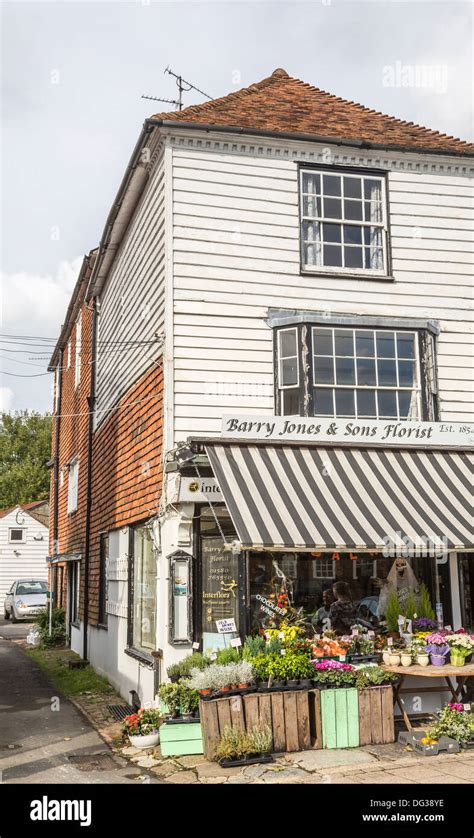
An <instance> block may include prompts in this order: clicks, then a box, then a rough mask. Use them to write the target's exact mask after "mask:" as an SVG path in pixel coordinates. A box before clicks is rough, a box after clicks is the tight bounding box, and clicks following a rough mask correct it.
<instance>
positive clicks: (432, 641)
mask: <svg viewBox="0 0 474 838" xmlns="http://www.w3.org/2000/svg"><path fill="white" fill-rule="evenodd" d="M446 641H447V637H446V633H445V632H441V631H435V632H434V633H433V634H428V635H427V636H426V637H425V649H426V651H427V652H428V653H429V654H431V655H439V657H445V656H446V655H447V654H448V652H449V646H448V644H447V642H446Z"/></svg>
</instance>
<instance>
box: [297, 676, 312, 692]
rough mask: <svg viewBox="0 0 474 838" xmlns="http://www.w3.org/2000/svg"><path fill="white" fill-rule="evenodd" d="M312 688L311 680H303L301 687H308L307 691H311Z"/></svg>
mask: <svg viewBox="0 0 474 838" xmlns="http://www.w3.org/2000/svg"><path fill="white" fill-rule="evenodd" d="M312 686H313V682H312V680H311V678H301V680H300V687H306V689H308V690H310V689H311V687H312Z"/></svg>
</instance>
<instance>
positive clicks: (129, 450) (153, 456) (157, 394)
mask: <svg viewBox="0 0 474 838" xmlns="http://www.w3.org/2000/svg"><path fill="white" fill-rule="evenodd" d="M91 339H92V311H91V310H89V309H88V308H87V307H86V306H85V305H84V306H83V307H82V347H81V360H82V365H81V379H80V383H79V385H78V387H77V388H76V387H75V386H74V360H75V349H76V326H74V327H73V329H72V333H71V365H70V367H69V368H66V367H67V354H68V353H67V350H65V352H64V359H63V370H62V396H61V425H60V433H59V452H58V456H59V470H60V473H61V468H62V467H64V466H65V464H66V463H68V462H69V461H70V460H71V459H72V458H73V457H75V456H77V457H78V458H79V487H78V504H77V511H76V512H74V513H72V514H68V512H67V499H68V472H67V470H66V469H64V470H63V485H62V486H61V481H60V486H59V497H58V551H59V553H68V552H79V553H81V556H82V560H83V562H82V567H81V576H80V579H81V592H80V608H79V611H80V616H81V617H82V615H83V589H84V549H85V530H86V508H87V454H88V451H87V440H88V425H89V415H88V413H89V406H88V403H87V397H88V395H89V394H90V387H91ZM162 430H163V371H162V363H161V360H159V361H158V362H156V363H155V364H153V365H152V366H151V367H150V368H149V369H148V370H147V371H146V372H145V373H144V374H143V375H142V376H141V377H140V379H138V380H137V381H136V382H135V384H134V385H133V386H132V387H130V389H129V390H128V391H127V392H126V393H125V394H124V395H123V396H122V398H121V399H120V401H119V402H118V404H117V405H115V406H114V409H113V410H111V411H110V414H109V416H108V417H107V419H105V421H104V422H103V423H101V425H100V427H99V428H98V429H97V430H96V431H95V432H94V435H93V459H92V509H91V542H90V573H89V598H88V599H89V621H90V623H91V624H92V625H94V624H96V623H97V618H98V597H99V544H100V533H101V532H104V531H107V532H108V531H109V530H112V529H116V528H118V527H121V526H125V525H128V524H132V523H134V522H137V521H141V520H144V519H147V518H149V517H151V516H152V515H153V514H155V513H156V511H157V509H158V506H159V500H160V495H161V484H162V474H163V472H162ZM55 450H56V440H55V423H54V422H53V455H54V453H55ZM51 480H52V482H51V519H50V553H52V552H53V514H54V510H53V507H54V483H53V481H54V474H52V475H51ZM63 576H64V580H66V578H67V568H65V570H64V573H63ZM64 602H65V600H64Z"/></svg>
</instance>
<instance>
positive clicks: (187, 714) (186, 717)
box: [182, 710, 193, 719]
mask: <svg viewBox="0 0 474 838" xmlns="http://www.w3.org/2000/svg"><path fill="white" fill-rule="evenodd" d="M182 718H183V719H192V718H193V712H192V710H191V711H190V712H189V713H182Z"/></svg>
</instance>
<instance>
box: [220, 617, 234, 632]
mask: <svg viewBox="0 0 474 838" xmlns="http://www.w3.org/2000/svg"><path fill="white" fill-rule="evenodd" d="M216 628H217V631H218V632H219V634H232V632H235V631H237V626H236V625H235V620H233V619H231V620H216Z"/></svg>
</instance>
